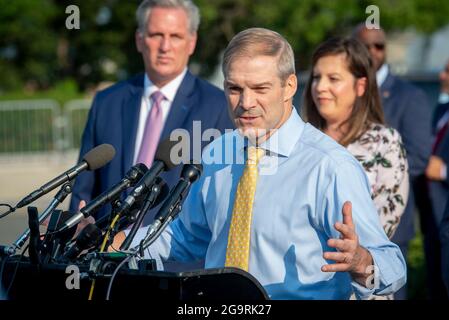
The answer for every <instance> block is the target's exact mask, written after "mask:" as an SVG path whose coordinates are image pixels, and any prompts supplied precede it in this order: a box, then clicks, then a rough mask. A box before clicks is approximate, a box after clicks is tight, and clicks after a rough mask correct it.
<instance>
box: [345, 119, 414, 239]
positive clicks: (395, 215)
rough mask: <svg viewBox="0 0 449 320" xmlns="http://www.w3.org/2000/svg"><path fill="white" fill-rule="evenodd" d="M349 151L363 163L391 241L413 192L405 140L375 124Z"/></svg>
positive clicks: (372, 194) (378, 210) (373, 196)
mask: <svg viewBox="0 0 449 320" xmlns="http://www.w3.org/2000/svg"><path fill="white" fill-rule="evenodd" d="M348 150H349V151H350V152H351V153H352V154H353V155H354V156H355V157H356V159H357V160H359V161H360V163H361V164H362V166H363V168H364V169H365V172H366V174H367V176H368V179H369V182H370V185H371V197H372V199H373V201H374V204H375V206H376V208H377V212H378V214H379V217H380V221H381V223H382V226H383V228H384V230H385V233H386V234H387V236H388V237H389V238H390V239H391V237H392V236H393V234H394V232H395V231H396V229H397V227H398V225H399V221H400V218H401V216H402V214H403V213H404V210H405V205H406V204H407V199H408V192H409V177H408V163H407V158H406V154H405V149H404V146H403V144H402V140H401V136H400V135H399V133H398V132H397V131H396V130H394V129H393V128H387V127H385V126H383V125H379V124H372V125H371V126H370V127H369V129H368V130H367V131H366V132H365V133H364V134H363V135H362V136H361V137H360V138H359V139H358V140H357V141H355V142H354V143H352V144H350V145H349V146H348Z"/></svg>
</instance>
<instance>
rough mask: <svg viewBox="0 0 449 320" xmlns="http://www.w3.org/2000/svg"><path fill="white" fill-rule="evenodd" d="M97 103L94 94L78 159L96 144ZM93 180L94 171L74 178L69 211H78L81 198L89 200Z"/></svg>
mask: <svg viewBox="0 0 449 320" xmlns="http://www.w3.org/2000/svg"><path fill="white" fill-rule="evenodd" d="M97 104H98V101H97V96H96V97H95V99H94V101H93V103H92V106H91V108H90V110H89V115H88V118H87V123H86V127H85V128H84V132H83V136H82V140H81V148H80V153H79V160H81V158H82V157H83V156H84V155H85V154H86V153H87V152H88V151H89V150H91V149H92V148H94V147H95V146H96V145H97V143H96V141H95V123H96V113H97V109H98V106H97ZM95 181H97V179H95V171H84V172H82V173H81V174H80V175H79V176H78V177H77V178H76V180H75V184H74V186H73V191H72V199H71V202H70V211H71V212H76V211H78V205H79V202H80V201H81V200H84V201H86V202H89V201H90V200H91V199H92V195H93V193H94V190H95Z"/></svg>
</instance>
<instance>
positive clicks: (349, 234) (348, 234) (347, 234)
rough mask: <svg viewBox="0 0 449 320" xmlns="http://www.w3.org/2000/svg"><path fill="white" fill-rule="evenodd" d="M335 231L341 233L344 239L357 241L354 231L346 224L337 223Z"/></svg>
mask: <svg viewBox="0 0 449 320" xmlns="http://www.w3.org/2000/svg"><path fill="white" fill-rule="evenodd" d="M334 228H335V230H337V231H338V232H340V233H341V234H342V236H343V239H351V240H355V237H356V234H355V232H354V229H353V228H352V227H350V226H348V225H346V224H343V223H340V222H337V223H335V225H334Z"/></svg>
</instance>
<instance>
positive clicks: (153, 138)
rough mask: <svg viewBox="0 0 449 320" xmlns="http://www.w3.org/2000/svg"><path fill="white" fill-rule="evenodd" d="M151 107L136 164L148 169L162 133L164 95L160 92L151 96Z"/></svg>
mask: <svg viewBox="0 0 449 320" xmlns="http://www.w3.org/2000/svg"><path fill="white" fill-rule="evenodd" d="M151 100H152V102H153V105H152V106H151V110H150V114H149V115H148V116H147V121H146V123H145V131H144V132H143V137H142V143H141V144H140V150H139V155H138V157H137V163H144V164H145V165H146V166H147V167H148V168H149V167H150V166H151V164H152V163H153V159H154V155H155V153H156V149H157V146H158V144H159V138H160V136H161V133H162V125H163V123H162V107H161V103H162V100H164V95H163V94H162V93H161V92H160V91H155V92H153V94H151Z"/></svg>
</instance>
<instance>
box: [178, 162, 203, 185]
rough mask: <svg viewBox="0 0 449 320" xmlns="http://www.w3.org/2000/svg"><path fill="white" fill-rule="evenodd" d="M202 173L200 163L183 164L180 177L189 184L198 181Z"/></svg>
mask: <svg viewBox="0 0 449 320" xmlns="http://www.w3.org/2000/svg"><path fill="white" fill-rule="evenodd" d="M201 173H203V165H202V164H200V163H192V164H185V165H184V167H183V168H182V171H181V177H182V178H184V179H186V180H189V181H190V183H193V182H195V181H196V180H198V179H199V178H200V176H201Z"/></svg>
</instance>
